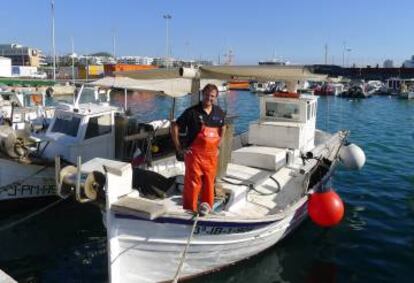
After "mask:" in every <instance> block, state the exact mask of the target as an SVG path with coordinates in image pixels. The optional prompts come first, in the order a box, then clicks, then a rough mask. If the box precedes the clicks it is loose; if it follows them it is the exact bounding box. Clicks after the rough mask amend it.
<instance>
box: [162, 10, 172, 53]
mask: <svg viewBox="0 0 414 283" xmlns="http://www.w3.org/2000/svg"><path fill="white" fill-rule="evenodd" d="M162 17H163V18H164V19H165V22H166V52H165V53H166V57H167V58H170V38H169V21H170V20H171V18H172V17H171V15H169V14H166V15H163V16H162Z"/></svg>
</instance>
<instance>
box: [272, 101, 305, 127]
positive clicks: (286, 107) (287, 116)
mask: <svg viewBox="0 0 414 283" xmlns="http://www.w3.org/2000/svg"><path fill="white" fill-rule="evenodd" d="M265 111H266V112H265V113H266V117H269V118H273V119H276V120H288V121H295V122H299V120H300V115H299V105H297V104H289V103H278V102H266V105H265Z"/></svg>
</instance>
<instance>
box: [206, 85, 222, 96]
mask: <svg viewBox="0 0 414 283" xmlns="http://www.w3.org/2000/svg"><path fill="white" fill-rule="evenodd" d="M212 90H215V91H216V92H217V95H218V93H219V91H218V88H217V86H216V85H215V84H206V86H205V87H204V88H203V90H202V92H203V95H205V94H207V93H210V92H211V91H212Z"/></svg>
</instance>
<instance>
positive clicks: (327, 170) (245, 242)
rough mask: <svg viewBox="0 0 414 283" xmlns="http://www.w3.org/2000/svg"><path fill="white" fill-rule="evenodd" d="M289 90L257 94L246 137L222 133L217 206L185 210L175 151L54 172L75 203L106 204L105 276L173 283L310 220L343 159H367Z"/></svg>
mask: <svg viewBox="0 0 414 283" xmlns="http://www.w3.org/2000/svg"><path fill="white" fill-rule="evenodd" d="M235 73H236V74H235ZM183 74H184V75H185V74H187V75H189V76H191V75H194V77H196V78H197V77H198V78H199V77H203V75H209V76H211V75H215V76H218V77H225V76H227V75H229V74H232V75H235V76H237V75H239V76H252V74H254V75H255V76H257V77H258V78H261V79H263V78H268V79H269V78H274V79H284V80H288V81H287V85H288V86H290V87H292V86H293V85H296V82H297V80H298V79H299V78H303V77H308V76H312V74H310V73H309V72H307V70H306V69H303V68H299V67H291V68H280V67H279V68H269V67H266V68H253V67H246V68H242V67H206V68H204V67H203V68H200V69H199V70H196V71H194V70H189V71H185V70H184V71H183ZM137 76H138V75H137ZM293 82H294V83H293ZM289 90H290V91H291V92H290V93H292V88H290V89H289ZM293 91H294V89H293ZM286 96H287V95H286V94H285V95H284V97H261V98H260V118H259V120H258V121H257V122H254V123H252V124H251V125H250V126H249V130H248V132H247V134H246V135H241V136H237V137H235V138H234V139H233V135H232V134H231V132H232V131H231V127H229V129H230V130H229V131H226V136H225V137H224V139H225V140H224V143H223V147H222V149H221V152H220V157H219V158H220V159H219V160H220V170H219V173H218V180H217V182H216V190H218V189H219V188H220V191H221V192H222V193H221V194H220V195H218V194H217V193H216V202H215V207H214V212H213V213H211V214H209V215H207V216H204V217H202V218H200V217H199V216H198V215H193V214H192V213H189V212H188V211H185V210H183V208H182V196H181V194H182V186H183V183H182V181H183V174H184V169H185V168H184V164H183V163H182V162H179V161H177V160H176V159H175V156H170V157H168V156H167V157H163V158H161V159H159V160H156V161H154V162H152V164H151V165H150V166H147V167H144V168H140V169H135V170H133V169H132V167H131V165H130V164H129V163H123V162H117V161H112V160H107V159H102V158H97V159H92V160H90V161H88V162H86V163H84V164H82V165H81V162H80V160H78V167H77V168H73V167H69V168H64V169H63V170H62V171H60V170H59V167H58V168H57V172H59V178H58V180H57V181H58V183H57V186H58V187H59V191H65V190H67V187H68V186H69V187H73V188H76V189H75V190H74V191H75V192H76V198H77V199H78V200H79V201H80V202H95V203H98V204H99V205H100V206H101V207H102V208H103V209H104V213H103V215H104V223H105V225H106V228H107V236H108V268H109V276H110V282H113V283H114V282H165V281H176V280H178V279H184V278H189V277H193V276H197V275H201V274H204V273H207V272H211V271H214V270H217V269H219V268H222V267H225V266H227V265H230V264H234V263H236V262H238V261H241V260H244V259H246V258H249V257H251V256H253V255H256V254H258V253H260V252H261V251H263V250H265V249H267V248H269V247H271V246H272V245H274V244H276V243H277V242H278V241H280V240H281V239H283V238H284V237H286V236H287V235H289V234H290V233H291V232H292V231H293V230H294V229H295V228H296V227H297V226H298V225H299V224H300V223H301V222H302V221H303V220H304V219H305V218H306V217H307V215H308V211H307V206H308V202H309V198H311V197H312V196H313V195H315V194H318V193H323V192H324V191H325V190H326V188H325V184H326V183H327V182H328V180H329V178H330V177H331V176H332V174H333V172H334V169H335V167H336V165H337V164H338V162H339V160H340V159H341V160H342V161H343V162H344V164H345V165H347V166H348V167H353V168H358V169H359V168H361V167H362V166H363V165H364V162H365V155H364V153H363V151H362V150H361V149H359V148H358V147H357V146H356V145H352V144H347V142H346V139H347V136H348V133H347V132H345V131H340V132H337V133H335V134H329V133H325V132H322V131H320V130H317V129H316V128H315V126H316V112H317V98H316V97H314V96H305V95H302V96H299V95H296V96H293V95H289V96H288V97H286ZM57 164H59V162H57ZM148 188H150V190H153V191H154V192H156V195H158V197H156V198H154V195H153V194H150V196H149V195H148V193H147V192H148Z"/></svg>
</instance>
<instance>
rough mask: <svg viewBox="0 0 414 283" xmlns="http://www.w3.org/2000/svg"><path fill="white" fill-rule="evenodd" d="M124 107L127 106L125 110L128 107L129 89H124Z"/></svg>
mask: <svg viewBox="0 0 414 283" xmlns="http://www.w3.org/2000/svg"><path fill="white" fill-rule="evenodd" d="M124 108H125V112H126V111H127V109H128V89H126V88H125V89H124Z"/></svg>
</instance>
